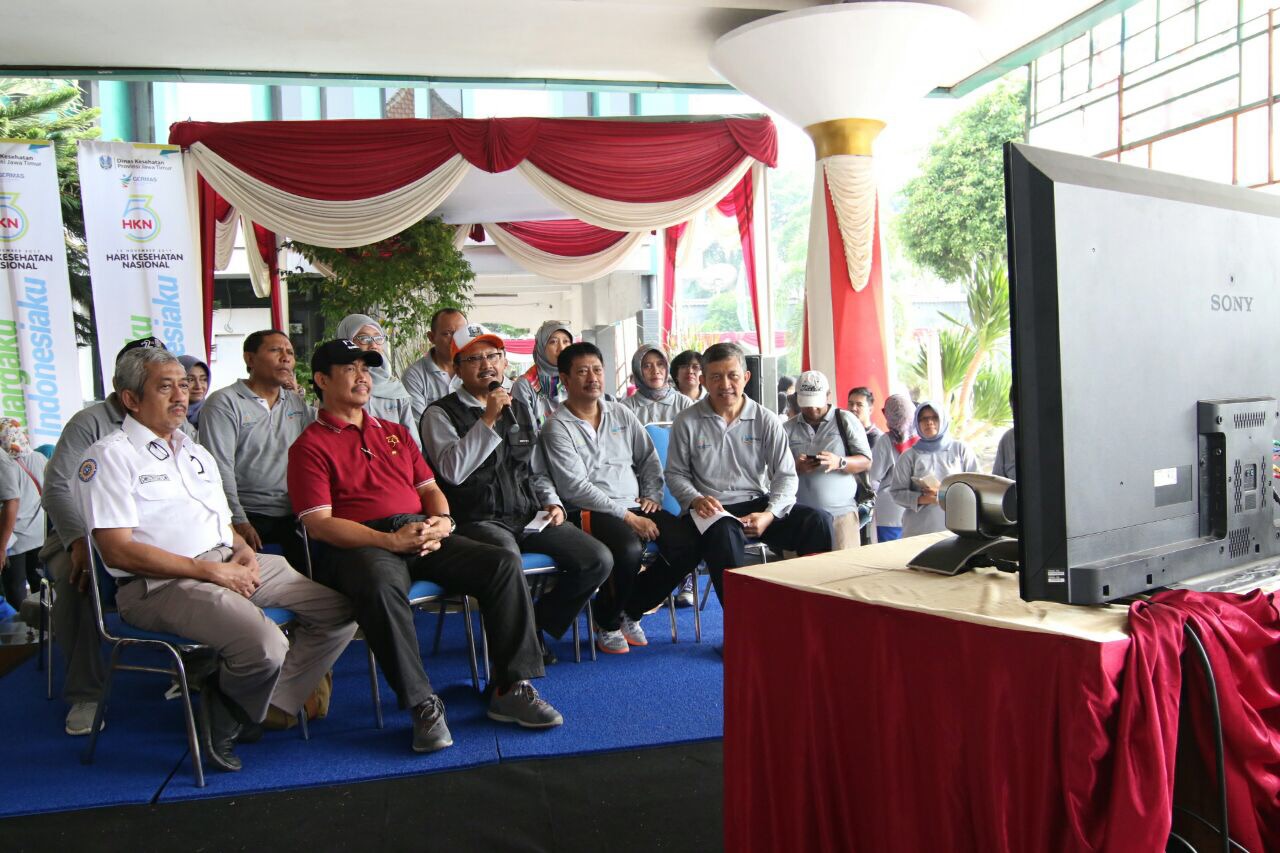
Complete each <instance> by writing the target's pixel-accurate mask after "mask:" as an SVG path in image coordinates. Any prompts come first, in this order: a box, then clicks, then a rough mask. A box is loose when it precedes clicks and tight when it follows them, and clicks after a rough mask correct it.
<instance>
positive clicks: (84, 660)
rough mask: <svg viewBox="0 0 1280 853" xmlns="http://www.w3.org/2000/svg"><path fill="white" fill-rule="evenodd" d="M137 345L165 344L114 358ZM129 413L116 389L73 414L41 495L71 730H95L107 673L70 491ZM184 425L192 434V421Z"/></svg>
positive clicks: (80, 522)
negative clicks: (90, 453) (91, 452)
mask: <svg viewBox="0 0 1280 853" xmlns="http://www.w3.org/2000/svg"><path fill="white" fill-rule="evenodd" d="M139 348H142V349H150V348H156V349H164V348H165V346H164V344H163V343H161V342H160V339H159V338H140V339H138V340H136V341H130V342H129V343H127V344H125V345H124V348H123V349H122V350H120V352H119V353H118V354H117V355H116V362H117V363H119V361H120V359H121V358H123V357H124V355H125V353H127V352H129V351H130V350H133V349H139ZM125 414H126V412H125V408H124V405H123V404H122V403H121V402H120V395H119V394H117V393H116V392H114V391H113V392H111V394H109V395H108V396H107V399H106V400H104V401H103V402H101V403H96V404H94V405H92V406H89V407H88V408H87V409H81V410H80V411H78V412H76V413H75V414H74V415H72V417H71V420H69V421H67V425H66V426H65V427H63V428H62V435H60V436H58V444H57V446H56V447H55V448H54V450H53V457H52V458H51V459H50V460H49V465H48V466H47V467H46V468H45V476H44V491H43V492H42V493H41V496H40V503H41V504H43V505H44V509H45V513H46V514H47V515H48V516H49V520H50V522H51V525H50V527H49V535H48V537H47V538H46V539H45V543H44V548H43V549H42V550H41V551H40V559H41V560H43V561H44V564H45V565H46V566H48V567H49V576H50V577H51V578H52V579H53V636H54V637H55V638H57V640H58V644H59V645H60V646H62V653H63V654H64V655H65V656H66V659H67V673H66V676H65V677H64V681H63V683H62V698H63V699H65V700H66V701H67V702H68V703H69V704H70V705H71V708H70V710H69V711H68V712H67V722H66V731H67V734H69V735H87V734H89V732H91V731H92V730H93V717H94V714H95V713H96V712H97V710H98V697H100V696H101V695H102V685H103V683H104V679H105V678H106V674H107V673H106V668H105V667H104V666H103V665H102V649H101V645H102V644H101V641H100V640H99V639H98V629H97V627H96V625H95V622H96V621H97V620H96V617H95V616H94V612H93V600H92V599H91V598H90V597H89V596H88V595H87V594H86V593H87V592H88V589H89V577H88V575H86V574H85V569H87V568H88V567H89V552H88V550H87V549H86V547H85V542H84V537H85V533H87V532H88V531H87V530H86V529H85V526H84V519H83V516H82V515H81V512H80V504H79V502H78V501H77V500H76V498H75V496H74V495H73V494H72V483H73V482H74V481H75V480H74V478H75V476H76V472H77V471H78V470H79V468H80V460H81V459H82V458H83V457H84V452H85V451H86V450H88V449H89V445H91V444H93V443H94V442H95V441H97V440H98V439H100V438H102V437H103V436H105V435H108V434H110V433H113V432H115V431H116V430H118V429H119V428H120V426H121V425H122V424H123V423H124V416H125ZM183 429H184V430H186V431H187V432H188V434H189V435H192V436H194V431H193V430H192V429H191V427H190V425H189V424H188V425H184V426H183Z"/></svg>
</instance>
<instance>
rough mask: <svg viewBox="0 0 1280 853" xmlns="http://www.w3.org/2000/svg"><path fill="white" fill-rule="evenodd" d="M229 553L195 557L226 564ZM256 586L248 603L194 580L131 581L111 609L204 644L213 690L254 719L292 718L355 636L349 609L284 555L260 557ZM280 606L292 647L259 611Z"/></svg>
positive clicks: (344, 600) (134, 621) (137, 624)
mask: <svg viewBox="0 0 1280 853" xmlns="http://www.w3.org/2000/svg"><path fill="white" fill-rule="evenodd" d="M230 558H231V549H230V548H225V547H224V548H215V549H214V550H212V551H209V552H206V553H204V554H201V555H200V556H198V557H197V558H196V559H198V560H209V561H213V562H223V563H225V562H228V561H229V560H230ZM258 566H259V568H260V573H259V574H260V578H261V581H262V584H261V586H259V587H258V589H257V590H256V591H255V592H254V593H253V596H252V597H250V598H245V597H244V596H242V595H240V594H238V593H235V592H232V591H231V590H229V589H227V588H225V587H221V586H218V585H217V584H214V583H208V582H206V581H198V580H194V579H192V578H174V579H172V580H157V579H154V578H148V579H143V578H136V579H133V580H130V581H128V582H126V583H124V584H121V585H120V588H119V591H118V592H117V593H116V606H117V607H118V608H119V610H120V616H121V617H122V618H123V619H124V620H125V621H126V622H128V623H129V624H130V625H134V626H135V627H138V628H143V629H145V630H148V631H163V632H167V633H170V634H177V635H178V636H180V637H185V638H187V639H190V640H194V641H195V642H197V643H204V644H205V645H208V646H210V647H212V648H213V649H214V651H216V652H217V653H218V657H219V669H218V687H219V689H220V690H222V692H223V693H224V694H226V695H227V696H228V697H230V698H231V699H233V700H235V702H236V704H237V705H239V706H240V708H241V709H242V710H243V711H244V712H245V713H246V714H247V715H248V716H249V717H250V718H251V719H253V720H255V721H257V722H261V721H262V720H263V719H264V718H265V717H266V715H267V706H268V704H271V705H275V706H276V707H277V708H280V709H281V710H282V711H287V712H290V713H293V712H296V711H297V710H298V709H299V708H301V707H302V703H303V702H304V701H305V700H306V698H307V697H308V696H310V695H311V691H312V690H314V689H315V686H316V685H317V684H319V683H320V679H321V678H322V677H323V676H324V674H325V673H326V672H328V671H329V669H330V668H331V667H332V666H333V663H334V661H336V660H337V659H338V655H340V654H342V650H343V649H345V648H346V647H347V643H348V642H350V640H351V637H352V635H353V634H355V630H356V626H355V623H354V622H353V621H352V616H351V603H350V602H349V601H348V600H347V598H346V597H345V596H343V595H342V594H341V593H337V592H334V591H333V590H331V589H329V588H328V587H326V586H322V585H321V584H318V583H316V582H314V581H312V580H309V579H308V578H306V577H304V576H303V575H301V574H299V573H298V572H296V571H294V570H293V568H292V567H290V565H289V564H288V562H286V561H285V559H284V558H283V557H278V556H276V555H274V554H259V555H258ZM264 607H284V608H287V609H289V610H291V611H293V613H294V616H295V617H296V620H295V622H294V625H293V627H292V628H291V629H290V633H291V634H292V635H293V641H292V643H291V642H290V641H289V639H288V638H286V637H285V635H284V633H283V632H282V631H281V630H280V628H279V627H277V626H276V624H275V623H274V622H272V621H271V620H270V619H268V618H267V617H266V615H265V614H264V613H263V612H262V608H264Z"/></svg>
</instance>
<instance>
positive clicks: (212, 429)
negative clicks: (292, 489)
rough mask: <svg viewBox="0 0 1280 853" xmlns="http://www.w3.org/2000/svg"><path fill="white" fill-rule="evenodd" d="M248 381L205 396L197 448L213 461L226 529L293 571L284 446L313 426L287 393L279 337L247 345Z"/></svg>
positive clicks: (257, 335) (288, 359) (289, 362)
mask: <svg viewBox="0 0 1280 853" xmlns="http://www.w3.org/2000/svg"><path fill="white" fill-rule="evenodd" d="M244 364H245V367H246V368H247V369H248V371H249V376H248V378H247V379H237V380H236V381H235V383H234V384H232V385H228V386H227V387H226V388H221V389H219V390H217V391H215V392H213V393H212V394H210V395H209V398H208V400H206V401H205V404H204V410H203V412H202V413H201V416H200V443H201V444H203V445H204V446H205V447H206V448H207V449H208V451H209V453H211V454H212V455H213V458H214V459H215V460H217V463H218V471H219V472H220V473H221V474H222V490H223V492H224V493H225V494H226V496H227V505H228V506H230V507H231V525H232V526H233V527H234V528H235V530H236V533H239V534H240V536H241V537H242V538H243V539H244V541H245V542H246V543H248V545H249V547H250V548H252V549H253V550H254V551H261V550H262V546H263V544H264V543H268V542H269V543H271V544H274V545H278V546H280V547H281V548H282V549H283V551H284V556H285V559H287V560H288V561H289V564H290V565H293V566H301V565H304V564H305V563H304V561H305V559H306V555H305V553H304V552H303V549H302V538H301V537H300V536H298V531H297V528H296V526H295V524H296V523H295V521H294V517H293V508H292V506H291V505H290V504H289V491H288V484H287V483H286V479H287V476H286V472H287V468H288V465H289V446H290V445H291V444H293V442H294V440H295V439H297V437H298V436H300V435H302V431H303V430H304V429H306V427H307V424H309V423H310V422H311V420H312V418H313V413H312V411H311V409H310V407H309V406H307V403H306V401H305V400H303V399H302V395H301V394H298V393H296V392H294V391H287V390H285V388H284V383H285V382H286V381H288V380H289V379H290V378H291V377H292V376H293V365H294V356H293V344H291V343H290V342H289V336H288V335H286V334H285V333H284V332H282V331H280V330H279V329H266V330H265V331H261V332H254V333H253V334H251V335H249V337H247V338H245V339H244Z"/></svg>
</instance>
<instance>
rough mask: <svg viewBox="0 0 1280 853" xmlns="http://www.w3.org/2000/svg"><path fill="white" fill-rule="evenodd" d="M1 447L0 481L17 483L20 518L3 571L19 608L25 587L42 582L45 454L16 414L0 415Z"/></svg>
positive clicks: (7, 594) (11, 601) (8, 485)
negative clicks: (36, 448) (34, 446)
mask: <svg viewBox="0 0 1280 853" xmlns="http://www.w3.org/2000/svg"><path fill="white" fill-rule="evenodd" d="M0 448H3V449H4V451H5V453H4V457H5V459H4V460H3V470H0V482H4V483H5V487H6V488H7V489H9V490H10V491H12V487H13V485H14V481H16V483H17V488H16V491H17V495H18V513H17V520H16V521H15V522H14V525H13V534H12V535H11V536H10V537H9V541H8V542H7V543H5V546H6V550H7V552H8V560H7V562H6V563H5V565H4V573H3V579H4V597H5V600H6V601H8V602H9V604H11V605H13V606H14V607H15V608H16V607H18V605H19V604H21V603H22V599H23V598H25V597H26V596H25V594H24V591H23V590H24V588H25V589H31V590H35V589H38V588H39V586H40V559H39V554H40V548H41V546H43V545H44V534H45V522H44V508H43V507H41V506H40V493H41V492H42V491H43V489H44V465H45V458H44V456H43V454H40V453H37V452H35V451H34V450H32V449H31V440H30V439H29V438H28V437H27V431H26V430H25V429H24V428H23V426H22V424H21V422H19V421H17V420H15V419H14V418H0ZM6 503H7V502H6Z"/></svg>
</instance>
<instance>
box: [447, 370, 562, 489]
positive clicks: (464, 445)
mask: <svg viewBox="0 0 1280 853" xmlns="http://www.w3.org/2000/svg"><path fill="white" fill-rule="evenodd" d="M453 393H455V394H457V395H458V399H459V400H461V401H462V402H463V403H465V404H466V405H467V406H470V407H471V408H473V409H483V408H484V405H483V404H482V403H481V402H480V401H479V400H477V399H476V398H475V397H473V396H472V395H471V394H470V393H469V392H468V391H467V389H465V388H459V389H458V390H457V391H455V392H453ZM512 405H513V406H520V405H523V404H522V403H520V402H519V401H513V402H512ZM525 414H526V416H527V417H529V418H530V419H532V417H533V416H532V414H530V413H529V412H527V411H526V413H525ZM502 423H503V421H499V422H498V425H499V426H501V425H502ZM501 443H502V436H500V435H498V433H497V432H496V431H495V430H493V429H490V428H489V425H488V424H486V423H485V422H484V421H483V420H478V421H476V423H475V425H474V426H473V427H471V429H469V430H467V434H466V435H462V436H460V435H458V433H457V431H455V430H454V428H453V423H452V422H450V420H449V416H448V415H446V414H445V413H444V410H443V409H441V408H440V407H439V406H428V407H427V411H426V413H425V414H424V415H423V416H422V444H423V452H424V453H425V454H426V457H427V462H428V464H430V465H431V470H432V471H433V472H434V473H435V475H436V476H437V477H443V478H444V479H445V480H447V481H448V482H450V483H458V484H460V483H462V482H464V481H465V480H466V479H467V478H468V477H470V476H471V475H472V474H473V473H475V470H476V469H477V468H479V467H480V463H481V462H484V460H486V459H488V458H489V456H490V455H491V454H492V453H493V452H494V451H495V450H497V449H498V445H499V444H501ZM530 467H531V468H532V469H533V491H534V493H535V494H536V495H537V496H538V503H539V504H540V505H541V506H551V505H552V504H554V505H556V506H563V505H564V504H563V503H562V502H561V500H560V496H559V495H558V494H556V489H555V485H554V484H553V483H552V482H551V476H550V475H549V474H548V473H547V467H546V461H545V460H544V459H543V456H542V453H541V452H539V451H538V450H537V448H535V452H534V454H533V456H532V459H531V460H530Z"/></svg>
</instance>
